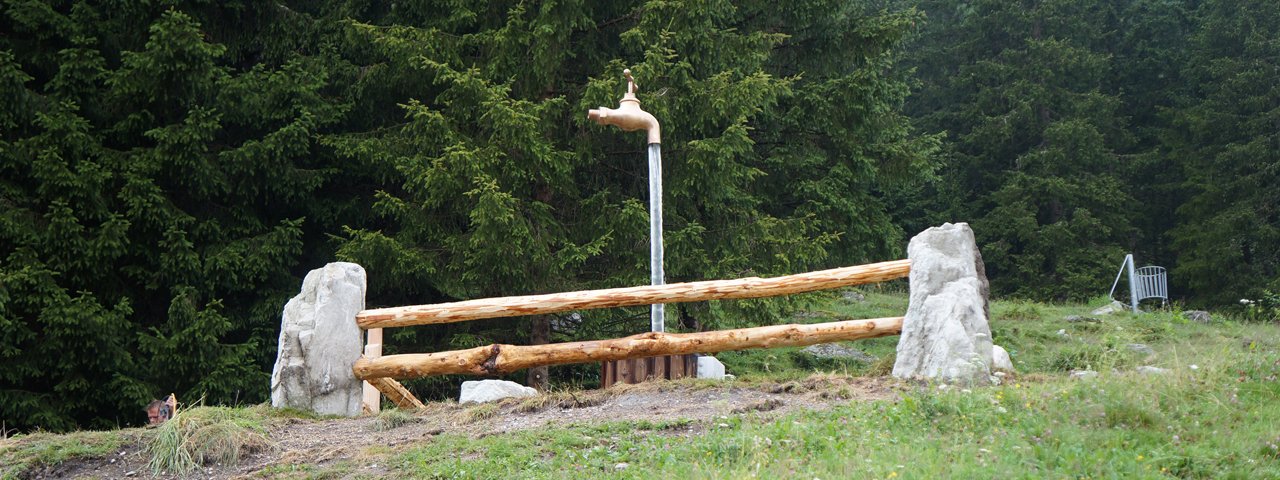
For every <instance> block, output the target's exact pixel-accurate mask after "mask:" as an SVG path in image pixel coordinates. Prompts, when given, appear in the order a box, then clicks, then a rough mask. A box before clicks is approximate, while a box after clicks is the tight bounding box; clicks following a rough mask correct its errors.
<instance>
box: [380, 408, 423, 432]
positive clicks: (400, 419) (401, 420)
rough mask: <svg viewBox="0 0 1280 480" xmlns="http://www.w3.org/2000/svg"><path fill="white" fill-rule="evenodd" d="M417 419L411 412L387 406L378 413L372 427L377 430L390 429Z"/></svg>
mask: <svg viewBox="0 0 1280 480" xmlns="http://www.w3.org/2000/svg"><path fill="white" fill-rule="evenodd" d="M416 421H418V419H417V417H414V416H413V413H412V412H406V411H404V410H401V409H398V408H389V409H386V410H383V411H381V412H379V413H378V418H377V419H375V420H374V421H373V429H374V430H375V431H379V432H385V431H387V430H392V429H395V428H397V427H400V426H402V425H407V424H409V423H413V422H416Z"/></svg>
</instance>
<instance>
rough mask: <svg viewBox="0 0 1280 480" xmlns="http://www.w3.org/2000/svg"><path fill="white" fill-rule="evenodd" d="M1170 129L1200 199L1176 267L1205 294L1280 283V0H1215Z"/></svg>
mask: <svg viewBox="0 0 1280 480" xmlns="http://www.w3.org/2000/svg"><path fill="white" fill-rule="evenodd" d="M1197 13H1198V16H1199V18H1200V26H1199V29H1198V30H1197V32H1196V33H1195V35H1194V37H1192V40H1191V44H1192V46H1193V49H1192V52H1191V54H1190V55H1189V56H1190V59H1189V61H1188V63H1187V64H1186V65H1185V66H1184V69H1183V72H1182V75H1183V77H1185V78H1186V79H1187V81H1188V82H1189V84H1190V86H1191V87H1190V89H1189V90H1190V91H1189V95H1190V97H1189V98H1186V99H1185V100H1184V101H1183V102H1182V103H1183V105H1184V106H1183V107H1182V108H1180V109H1179V110H1178V111H1177V113H1176V114H1175V117H1174V118H1175V119H1176V120H1175V122H1174V123H1175V127H1174V128H1173V131H1172V132H1171V134H1170V135H1169V137H1170V146H1171V147H1172V148H1171V151H1172V152H1173V154H1174V155H1176V158H1178V159H1179V161H1180V163H1181V166H1182V168H1183V172H1182V173H1183V175H1185V178H1186V182H1185V184H1184V185H1183V188H1184V189H1186V190H1187V192H1188V195H1189V196H1190V199H1189V200H1188V201H1187V202H1186V203H1184V204H1182V205H1181V206H1180V207H1179V209H1178V217H1179V225H1178V226H1177V228H1175V229H1174V230H1173V231H1172V232H1171V233H1172V236H1173V238H1174V245H1175V248H1176V249H1177V251H1179V252H1180V255H1179V261H1178V268H1177V269H1176V270H1174V272H1173V274H1174V275H1179V276H1182V277H1185V278H1186V279H1187V282H1188V285H1189V286H1190V287H1191V288H1193V289H1195V291H1197V292H1200V293H1201V294H1202V295H1203V296H1204V299H1205V300H1208V301H1213V302H1218V303H1228V302H1233V301H1235V300H1237V299H1239V298H1241V297H1245V298H1254V297H1255V296H1256V295H1259V294H1261V292H1262V291H1263V290H1264V289H1270V290H1272V291H1274V290H1277V289H1280V82H1278V81H1277V69H1280V40H1277V37H1276V32H1277V31H1280V8H1277V5H1276V4H1275V3H1274V2H1267V1H1207V2H1204V4H1203V5H1201V7H1200V9H1199V11H1198V12H1197Z"/></svg>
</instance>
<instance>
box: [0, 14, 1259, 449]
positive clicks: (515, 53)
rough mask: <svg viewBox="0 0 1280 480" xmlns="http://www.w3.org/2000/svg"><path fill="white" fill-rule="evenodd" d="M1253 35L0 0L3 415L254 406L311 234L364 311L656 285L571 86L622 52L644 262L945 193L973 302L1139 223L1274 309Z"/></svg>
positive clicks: (894, 215) (1199, 272)
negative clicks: (354, 289)
mask: <svg viewBox="0 0 1280 480" xmlns="http://www.w3.org/2000/svg"><path fill="white" fill-rule="evenodd" d="M1277 32H1280V3H1277V2H1276V1H1275V0H1116V1H1106V2H1103V1H1095V0H1012V1H1010V0H799V1H790V2H777V1H757V0H747V1H740V2H728V1H718V0H705V1H673V0H648V1H609V2H592V1H582V0H544V1H517V2H499V1H488V0H447V1H435V0H399V1H395V2H386V1H374V2H357V1H350V2H347V1H320V2H300V1H290V0H276V1H254V0H238V1H227V2H212V1H184V0H166V1H155V0H132V1H131V0H124V1H112V2H85V1H71V0H2V1H0V418H4V419H6V421H7V422H8V423H7V425H6V428H17V429H22V430H27V429H32V428H36V427H39V428H42V429H46V430H53V431H60V430H69V429H75V428H111V427H115V426H124V425H136V424H139V423H140V422H141V421H142V418H141V416H140V414H139V412H140V409H141V407H142V406H144V405H146V403H147V402H148V401H150V400H151V399H153V398H162V397H161V396H162V395H167V394H168V393H170V392H174V393H176V394H177V395H178V397H179V398H182V399H184V400H187V401H195V400H196V399H202V400H203V402H204V403H206V404H228V405H232V404H241V405H242V404H252V403H259V402H262V401H264V400H265V399H266V398H267V396H268V389H269V378H270V372H271V366H272V363H273V362H274V360H275V355H276V341H277V337H278V336H279V330H280V315H281V309H282V307H283V305H284V304H285V302H286V301H287V300H288V299H289V298H290V297H292V296H293V295H295V294H297V292H298V288H299V285H300V284H301V281H302V278H303V276H305V275H306V273H307V272H308V271H310V270H311V269H315V268H319V267H322V266H323V265H324V264H326V263H328V262H333V261H350V262H355V263H358V264H360V265H362V266H363V267H364V268H365V269H366V271H367V272H368V282H369V283H368V297H367V303H368V306H369V307H371V308H372V307H380V306H393V305H414V304H426V303H436V302H445V301H453V300H463V299H474V298H482V297H492V296H504V295H523V294H537V293H554V292H561V291H570V290H578V289H590V288H609V287H624V286H635V285H644V284H647V283H648V282H649V267H648V261H649V257H648V232H649V231H648V212H647V210H646V204H647V178H646V170H645V144H644V142H643V135H642V134H639V133H626V132H622V131H620V130H618V129H616V128H605V127H601V126H598V125H596V124H595V123H594V122H592V121H590V120H588V119H587V115H586V112H587V110H588V109H592V108H597V107H600V106H607V107H615V106H617V104H618V99H619V98H620V97H621V96H622V94H623V93H624V91H625V90H626V80H625V79H624V78H623V76H622V70H623V69H624V68H629V69H631V71H632V72H633V73H634V75H635V79H636V83H637V84H638V86H639V90H638V92H637V95H638V97H639V100H640V101H641V102H642V104H643V105H644V109H645V110H646V111H648V112H651V113H653V115H654V116H656V117H657V118H658V119H659V120H660V121H661V122H662V130H663V133H664V139H663V140H664V142H663V143H664V145H663V176H664V188H665V195H664V199H663V203H664V204H665V207H664V208H665V224H666V225H665V228H666V233H665V242H666V276H667V282H670V283H675V282H686V281H696V280H708V279H730V278H740V277H747V276H762V277H765V276H775V275H785V274H792V273H800V272H805V271H810V270H816V269H822V268H833V267H840V266H847V265H855V264H860V263H868V262H874V261H884V260H892V259H898V258H904V256H905V251H904V250H905V246H906V242H907V240H908V239H910V237H911V236H913V235H914V234H915V233H917V232H919V231H921V230H924V229H925V228H928V227H930V226H934V225H939V224H941V223H943V222H968V223H969V224H970V225H971V226H972V227H973V230H974V232H975V233H976V235H977V239H978V244H979V246H980V248H981V250H982V254H983V258H984V261H985V265H986V271H987V275H988V276H989V277H990V279H991V289H992V294H993V295H995V296H998V297H1002V298H1026V299H1034V300H1037V301H1078V300H1085V299H1093V298H1098V297H1100V296H1103V295H1105V294H1106V292H1107V290H1108V289H1109V288H1110V286H1111V283H1112V280H1113V279H1114V277H1115V275H1116V271H1117V269H1118V268H1119V266H1120V263H1121V261H1122V260H1123V258H1124V256H1125V254H1127V253H1133V254H1134V255H1135V256H1136V257H1137V258H1138V259H1139V265H1162V266H1165V267H1167V268H1168V269H1169V281H1170V293H1171V296H1172V297H1173V298H1174V299H1175V300H1176V302H1177V303H1178V304H1179V305H1186V306H1188V307H1191V306H1196V307H1207V308H1221V309H1230V308H1241V306H1240V300H1241V299H1257V301H1260V302H1264V304H1266V305H1271V307H1272V308H1274V309H1275V310H1274V311H1275V312H1280V33H1277ZM804 301H805V298H804V297H779V298H773V299H760V300H743V301H733V302H729V301H725V302H706V303H688V304H678V305H677V304H673V305H669V306H668V307H667V308H668V311H667V317H668V322H669V324H670V325H672V327H671V328H672V329H673V330H679V331H693V330H708V329H722V328H736V327H746V326H755V325H764V324H769V323H771V322H772V319H774V318H777V317H779V316H781V315H786V314H787V313H788V312H790V311H792V310H794V309H795V308H797V306H798V305H799V304H800V303H802V302H804ZM1267 302H1269V303H1267ZM647 315H648V310H647V309H646V308H632V309H621V310H619V309H613V310H595V311H589V312H582V313H581V314H574V315H573V316H572V318H569V317H567V316H562V317H552V318H548V317H547V316H544V317H535V318H523V319H521V320H520V321H510V320H507V321H501V320H495V321H479V322H469V323H465V324H462V323H460V324H452V325H448V326H442V327H440V328H431V329H397V330H396V331H395V332H394V333H389V335H388V339H387V342H386V343H387V348H388V353H395V352H396V351H397V349H400V350H401V351H435V350H442V349H458V348H469V347H475V346H480V345H487V344H489V343H492V342H506V343H528V340H529V336H530V335H531V332H532V331H533V329H534V326H535V324H538V323H539V322H542V323H543V324H545V323H548V322H554V323H557V324H561V323H564V322H570V321H571V322H574V323H575V328H573V329H555V330H553V332H552V338H551V340H552V341H566V340H576V339H585V338H602V337H604V336H618V335H630V334H633V333H637V332H640V331H644V330H646V328H647V325H648V317H647ZM1274 320H1280V319H1274ZM513 325H514V326H515V327H514V328H513ZM593 368H594V367H591V366H583V367H581V368H576V367H572V368H571V367H566V368H563V369H557V370H554V371H553V380H554V381H565V382H588V383H589V382H590V381H591V379H590V376H591V375H593V374H594V372H596V370H594V369H593ZM441 381H443V380H439V379H437V380H432V379H425V380H422V381H419V382H416V383H411V384H410V387H411V388H413V389H415V391H418V392H420V393H422V394H423V395H424V396H426V397H432V396H433V394H434V393H433V392H437V390H438V389H439V388H440V385H439V382H441ZM433 382H436V383H433Z"/></svg>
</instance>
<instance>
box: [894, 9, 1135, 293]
mask: <svg viewBox="0 0 1280 480" xmlns="http://www.w3.org/2000/svg"><path fill="white" fill-rule="evenodd" d="M924 3H925V4H926V7H927V9H928V10H929V11H931V12H935V11H936V12H939V14H940V16H941V17H942V18H940V19H938V20H937V21H936V23H935V24H933V25H931V26H929V27H927V29H926V30H925V31H924V32H923V33H922V34H921V40H920V42H921V43H923V44H924V45H925V48H923V49H921V50H920V51H919V52H918V53H916V54H914V55H915V56H914V60H913V63H916V64H918V65H920V66H921V71H922V72H924V75H923V76H922V79H923V80H924V81H925V82H926V83H925V85H924V92H922V95H921V96H920V97H919V99H918V100H916V103H915V104H914V105H913V106H912V108H913V109H914V110H916V111H919V112H920V115H921V116H922V117H923V118H924V120H925V121H924V125H927V126H929V128H935V129H939V130H947V131H948V133H949V135H950V139H951V140H952V143H951V155H950V156H949V164H948V166H947V168H946V170H945V171H944V174H943V176H942V177H943V180H942V181H941V184H940V185H939V186H938V187H937V188H938V190H939V192H938V197H937V199H936V201H937V202H938V203H937V204H938V205H945V206H941V207H935V208H936V209H937V210H938V211H939V212H942V213H940V214H935V215H936V216H940V217H943V218H941V220H953V221H969V222H971V223H972V224H973V227H974V230H975V233H976V235H977V236H978V242H979V245H980V247H981V249H982V251H983V256H984V260H986V266H987V273H988V275H989V276H990V277H991V280H992V287H993V288H994V289H995V290H996V291H998V292H1001V293H1005V294H1012V295H1017V296H1023V297H1029V298H1056V299H1061V298H1086V297H1090V296H1094V295H1097V294H1098V291H1099V289H1100V288H1105V285H1104V284H1103V282H1105V281H1106V278H1105V277H1106V273H1107V272H1108V271H1109V269H1111V268H1113V263H1115V260H1116V259H1118V258H1122V257H1123V252H1124V247H1126V246H1128V242H1127V241H1126V240H1127V239H1128V238H1129V237H1130V235H1131V234H1132V230H1133V227H1132V226H1131V224H1132V219H1131V218H1130V212H1129V211H1128V209H1129V208H1130V207H1131V206H1132V205H1133V203H1134V200H1133V199H1132V198H1131V197H1130V196H1129V195H1128V194H1127V193H1126V191H1125V190H1126V189H1125V185H1124V184H1123V183H1122V178H1123V176H1122V173H1123V171H1124V169H1125V166H1124V160H1123V158H1122V157H1121V156H1120V155H1118V154H1117V150H1118V149H1120V148H1123V147H1125V146H1126V145H1127V143H1128V142H1129V141H1130V135H1129V134H1128V132H1127V130H1126V125H1125V123H1124V120H1123V118H1122V117H1121V116H1120V114H1119V111H1118V110H1119V107H1120V105H1121V103H1120V101H1119V99H1118V97H1117V96H1116V95H1114V94H1110V93H1108V92H1106V91H1105V90H1104V87H1105V85H1106V82H1107V79H1108V75H1109V72H1110V70H1111V69H1112V63H1111V58H1110V57H1109V56H1108V55H1107V54H1106V53H1105V51H1103V47H1104V46H1105V45H1107V43H1108V41H1109V36H1110V35H1111V34H1112V32H1110V31H1109V30H1108V29H1107V26H1108V24H1109V22H1110V19H1111V17H1112V16H1113V15H1114V12H1113V11H1112V10H1111V7H1109V6H1106V5H1105V4H1096V3H1092V2H1079V1H1074V0H1050V1H1036V2H1005V1H978V2H971V3H967V4H965V5H964V8H958V9H957V8H953V7H952V6H953V5H954V4H955V2H949V1H935V2H924ZM935 42H938V43H935Z"/></svg>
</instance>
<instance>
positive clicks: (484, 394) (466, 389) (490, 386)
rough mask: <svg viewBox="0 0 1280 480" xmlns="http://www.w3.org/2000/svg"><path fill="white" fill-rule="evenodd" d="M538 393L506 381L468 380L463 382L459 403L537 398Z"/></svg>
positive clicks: (530, 388)
mask: <svg viewBox="0 0 1280 480" xmlns="http://www.w3.org/2000/svg"><path fill="white" fill-rule="evenodd" d="M536 396H538V391H537V390H535V389H533V388H532V387H526V386H524V385H521V384H519V383H516V382H508V381H506V380H468V381H465V382H462V391H461V393H459V394H458V403H467V402H475V403H485V402H496V401H498V400H502V399H504V398H519V397H536Z"/></svg>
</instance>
